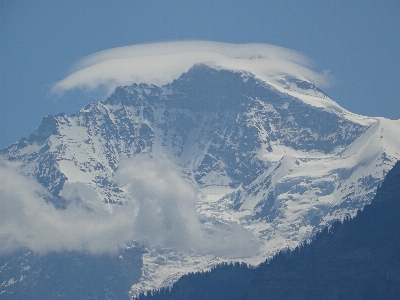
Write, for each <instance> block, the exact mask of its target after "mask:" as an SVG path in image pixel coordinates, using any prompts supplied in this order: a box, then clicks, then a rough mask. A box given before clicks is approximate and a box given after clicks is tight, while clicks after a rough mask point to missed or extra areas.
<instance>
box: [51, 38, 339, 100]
mask: <svg viewBox="0 0 400 300" xmlns="http://www.w3.org/2000/svg"><path fill="white" fill-rule="evenodd" d="M196 63H205V64H208V65H209V66H213V67H221V68H226V69H230V70H238V71H247V72H251V73H253V74H255V75H256V76H258V77H259V78H262V79H264V80H266V81H267V82H271V81H275V80H276V79H277V76H278V77H279V76H281V75H291V76H294V77H297V78H304V79H307V80H309V81H311V82H313V83H315V84H316V85H317V86H320V87H327V86H328V85H329V82H330V79H331V75H330V74H329V72H327V71H325V70H324V71H322V72H316V71H313V70H312V69H311V68H310V67H311V61H310V60H309V59H308V58H307V57H305V56H304V55H302V54H300V53H299V52H297V51H294V50H290V49H287V48H283V47H278V46H273V45H268V44H227V43H219V42H206V41H184V42H165V43H154V44H143V45H133V46H126V47H120V48H113V49H109V50H105V51H101V52H98V53H95V54H92V55H89V56H87V57H85V58H83V59H82V60H81V61H80V62H78V63H76V64H75V66H73V68H72V72H71V73H70V74H69V75H68V76H67V77H65V78H64V79H62V80H61V81H59V82H57V83H56V84H55V85H54V86H53V88H52V91H53V92H55V93H59V94H62V93H63V92H65V91H68V90H72V89H86V90H93V89H96V88H98V87H106V89H107V90H108V93H111V92H112V91H113V90H114V89H115V87H116V86H120V85H130V84H132V83H134V82H136V83H141V82H144V83H153V84H157V85H163V84H166V83H169V82H171V81H172V80H173V79H175V78H177V77H179V76H180V75H181V74H182V73H184V72H186V71H187V70H188V69H190V68H191V67H192V66H193V65H194V64H196Z"/></svg>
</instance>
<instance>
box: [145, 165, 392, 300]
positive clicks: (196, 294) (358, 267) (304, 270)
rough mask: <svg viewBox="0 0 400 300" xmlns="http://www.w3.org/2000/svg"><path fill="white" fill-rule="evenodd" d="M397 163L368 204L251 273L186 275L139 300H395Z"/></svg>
mask: <svg viewBox="0 0 400 300" xmlns="http://www.w3.org/2000/svg"><path fill="white" fill-rule="evenodd" d="M399 214H400V162H398V163H397V164H396V165H395V166H394V167H393V169H392V170H391V171H390V172H389V173H388V174H387V176H386V178H385V180H384V182H383V184H382V186H381V187H380V188H379V189H378V191H377V194H376V196H375V198H374V200H373V201H372V203H371V204H370V205H366V206H365V208H364V210H363V211H359V212H358V214H357V216H356V217H354V218H353V219H346V220H345V221H344V222H343V223H341V222H336V223H334V224H333V226H332V227H330V228H325V229H324V230H323V231H322V232H320V233H318V235H317V237H316V238H315V240H314V241H313V242H312V243H310V244H303V245H302V246H300V247H297V248H296V249H295V250H292V251H288V252H281V253H279V254H277V255H276V256H275V257H274V258H273V259H272V260H271V261H269V262H265V263H263V264H261V265H260V266H259V267H257V268H256V269H254V268H248V267H247V266H245V265H239V264H236V265H223V266H218V267H216V268H215V269H213V270H212V271H211V272H206V273H196V274H190V275H187V276H184V277H182V278H181V279H180V280H179V281H178V282H176V283H175V284H174V286H173V288H172V290H171V291H168V290H162V291H159V292H154V296H153V297H144V296H140V297H139V299H174V300H178V299H218V300H223V299H230V300H231V299H252V300H253V299H396V298H397V297H398V295H399V294H400V272H399V270H400V259H399V256H398V254H399V249H400V234H399V232H400V230H399V229H400V221H399Z"/></svg>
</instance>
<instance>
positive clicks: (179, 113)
mask: <svg viewBox="0 0 400 300" xmlns="http://www.w3.org/2000/svg"><path fill="white" fill-rule="evenodd" d="M399 133H400V121H399V120H397V121H394V120H387V119H384V118H369V117H363V116H358V115H354V114H352V113H350V112H348V111H346V110H344V109H343V108H341V107H340V106H339V105H338V104H336V103H335V102H334V101H333V100H331V99H330V98H329V97H328V96H326V95H325V94H324V93H323V92H322V91H321V90H319V89H318V88H317V87H316V86H315V85H313V84H312V83H310V82H308V81H306V80H305V79H304V78H294V77H291V76H286V77H285V76H281V77H280V78H278V79H276V80H275V81H273V82H266V81H263V80H261V79H260V78H257V77H255V76H253V75H252V74H250V73H248V72H233V71H229V70H224V69H214V68H211V67H208V66H206V65H195V66H194V67H193V68H191V69H190V70H189V71H188V72H187V73H184V74H182V75H181V76H180V77H179V78H178V79H176V80H174V81H173V82H172V83H170V84H167V85H164V86H161V87H159V86H155V85H148V84H133V85H131V86H125V87H118V88H117V89H116V90H115V92H114V94H113V95H112V96H111V97H109V98H108V99H107V100H106V101H104V102H97V103H91V104H89V105H87V106H86V107H84V108H83V109H81V110H80V111H79V112H78V113H76V114H74V115H72V116H66V115H64V114H60V115H57V116H48V117H46V118H44V119H43V122H42V124H41V126H40V127H39V129H38V130H37V131H36V132H34V133H33V134H32V135H31V136H30V137H28V138H25V139H22V140H21V141H19V142H18V143H16V144H13V145H11V146H10V147H8V148H7V149H4V150H2V151H1V152H0V156H1V159H3V160H9V161H17V162H19V163H20V172H21V173H22V174H24V175H25V176H28V177H31V178H35V179H36V180H37V181H38V182H39V183H40V184H41V185H43V186H44V187H45V188H46V189H47V190H48V191H49V192H50V193H51V196H49V197H47V198H46V199H47V201H50V202H52V203H54V204H55V205H56V206H57V207H59V208H66V207H68V206H69V205H71V203H80V204H81V205H82V206H83V207H86V208H87V209H89V210H91V211H93V212H95V213H104V212H107V213H109V214H111V215H112V214H113V213H114V211H115V210H116V207H120V206H122V207H127V208H129V209H132V210H133V211H132V218H137V220H141V216H144V213H145V211H146V207H150V206H151V205H153V204H154V203H153V202H151V201H152V198H151V197H154V195H157V194H154V195H153V194H151V193H150V191H149V190H150V189H148V190H145V192H142V191H141V192H140V193H138V192H135V191H133V190H134V189H135V188H132V184H131V183H130V181H129V179H126V178H123V177H124V176H125V175H124V174H131V173H132V172H133V173H135V170H136V169H137V170H138V171H137V172H138V173H140V174H139V175H138V174H137V173H135V175H134V176H136V177H134V178H138V176H139V177H140V176H148V177H146V178H154V177H151V176H153V175H151V174H150V175H149V174H147V175H146V174H145V173H146V171H143V168H142V169H140V168H139V166H138V165H140V164H141V163H140V162H139V160H135V158H136V159H141V160H145V162H146V161H153V162H154V164H155V167H154V170H153V169H151V170H150V171H157V170H159V169H157V165H160V166H163V167H164V169H165V166H170V167H171V168H172V169H174V172H176V173H177V174H179V176H180V178H182V180H185V182H187V183H188V184H189V183H190V184H189V185H191V186H193V188H194V189H195V190H196V191H197V193H198V194H199V195H197V196H194V198H195V200H193V199H192V200H193V201H192V200H191V201H192V202H190V201H189V203H193V209H194V210H195V211H197V215H196V216H194V217H193V215H191V214H187V212H188V211H189V210H190V209H188V210H185V211H184V212H183V213H179V214H178V215H179V216H182V215H185V214H187V219H190V218H196V219H198V220H197V221H199V223H198V224H200V225H196V226H201V227H202V229H198V231H196V230H197V229H193V228H190V230H194V231H193V232H195V233H198V232H203V231H204V232H208V234H209V235H210V236H212V235H213V234H214V235H217V233H218V232H219V233H221V230H225V229H221V228H226V232H232V231H235V230H233V229H232V228H242V229H243V232H247V233H248V234H249V235H250V236H251V235H252V234H254V236H255V237H256V239H257V241H258V244H257V246H256V248H255V249H253V251H248V250H243V251H242V252H240V251H239V252H235V253H233V252H229V251H227V250H226V249H224V250H220V251H211V250H210V249H212V248H213V247H212V246H209V247H208V248H207V249H206V250H205V249H200V248H201V247H200V246H198V245H199V244H198V243H194V244H191V246H190V247H186V245H185V249H182V247H178V248H177V249H173V247H172V248H171V247H170V244H168V247H166V244H165V243H166V242H165V241H163V240H161V241H160V240H159V239H157V240H156V241H155V240H150V241H149V240H148V239H146V238H144V237H143V236H141V235H140V234H136V235H134V238H135V239H137V240H138V241H139V242H141V243H143V244H144V245H145V246H147V247H148V252H147V253H146V254H144V256H143V260H144V261H143V267H142V271H143V272H142V278H141V280H140V282H139V283H137V284H135V285H134V286H133V288H132V294H131V295H132V296H134V295H136V294H137V293H138V292H139V291H141V290H147V289H152V288H157V287H161V286H166V285H169V284H171V283H172V282H173V281H174V280H176V279H177V278H178V276H179V275H180V274H184V273H187V272H190V271H194V270H198V269H204V268H209V267H211V266H212V265H214V264H215V263H218V262H221V261H225V260H230V259H232V257H234V258H235V259H240V260H245V261H247V262H250V263H253V264H256V263H259V262H261V261H263V260H265V258H266V257H268V256H271V255H272V254H273V253H275V252H276V251H278V250H280V249H282V248H285V247H293V246H296V245H297V244H298V243H300V242H301V241H303V240H304V239H308V238H310V237H311V236H312V234H313V233H314V232H315V231H316V230H318V229H320V228H321V227H322V226H325V225H326V224H328V223H330V222H331V221H333V220H335V219H341V218H343V217H344V216H346V215H349V214H350V215H353V214H354V213H355V212H356V211H357V209H361V208H362V207H363V206H364V205H365V204H366V203H369V202H370V201H371V199H372V197H373V195H374V192H375V190H376V187H377V186H378V185H379V184H380V182H381V181H382V179H383V177H384V175H385V174H386V172H387V171H388V170H389V169H390V168H391V167H392V166H393V165H394V163H395V162H396V161H397V160H398V159H399V158H400V141H399V139H398V135H399ZM148 159H150V160H148ZM164 161H168V163H167V164H165V163H163V162H164ZM163 167H162V168H163ZM167 168H169V167H167ZM127 170H130V171H129V172H131V173H129V172H128V171H127ZM150 173H151V172H150ZM171 174H172V173H171ZM174 174H175V173H174ZM168 176H169V177H171V176H172V177H173V176H174V175H168ZM146 178H145V177H143V178H142V177H140V180H143V181H142V182H145V180H146ZM179 180H180V179H179ZM179 180H178V179H177V180H175V182H176V183H177V185H176V189H177V190H180V189H182V190H185V188H186V185H179V184H178V181H179ZM159 182H160V185H162V184H163V182H164V183H165V182H166V184H169V185H173V182H172V183H171V182H169V181H168V180H166V179H165V178H164V179H162V180H161V181H159ZM185 184H186V183H185ZM157 188H158V187H157ZM157 188H155V189H157ZM136 189H137V190H138V189H139V188H138V187H136ZM150 194H151V195H153V196H151V195H150ZM149 195H150V196H149ZM185 195H186V194H185ZM147 198H149V199H150V200H149V201H150V202H148V203H153V204H151V205H150V204H148V203H146V202H145V201H142V200H143V199H147ZM196 199H197V200H196ZM173 203H175V202H173ZM183 203H184V202H179V203H178V204H176V207H175V206H173V205H172V206H173V207H172V208H171V207H168V208H167V207H166V206H168V205H169V204H168V205H166V206H165V205H164V206H163V204H162V203H161V204H160V203H156V204H154V205H155V206H154V209H155V210H154V214H155V215H156V214H157V213H160V214H161V215H162V214H164V213H167V212H169V213H171V211H172V213H175V210H174V209H176V210H179V207H181V206H182V205H184V204H183ZM174 205H175V204H174ZM147 213H148V212H147ZM146 216H147V215H146ZM135 220H136V219H135ZM197 221H196V222H197ZM182 222H184V223H183V224H184V225H185V226H186V225H187V224H189V223H190V222H191V221H190V220H188V221H182ZM185 222H188V223H185ZM196 222H194V223H196ZM166 224H167V223H162V226H164V227H165V226H167V225H166ZM196 224H197V223H196ZM136 225H137V224H136ZM185 226H184V227H185ZM224 226H225V227H224ZM232 226H234V227H232ZM213 230H214V231H213ZM188 232H189V231H188ZM241 234H242V233H241ZM188 236H190V233H188ZM221 236H222V235H221ZM241 236H242V235H241ZM201 238H202V237H201V236H200V237H199V239H201ZM210 241H213V242H215V243H217V241H219V240H218V239H217V238H215V239H211V240H210ZM220 243H222V244H223V243H224V242H223V241H220ZM228 245H229V244H228ZM199 247H200V248H199ZM215 248H218V247H217V246H215Z"/></svg>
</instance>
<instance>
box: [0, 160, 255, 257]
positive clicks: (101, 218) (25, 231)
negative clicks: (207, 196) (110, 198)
mask: <svg viewBox="0 0 400 300" xmlns="http://www.w3.org/2000/svg"><path fill="white" fill-rule="evenodd" d="M115 180H116V183H118V184H119V185H120V187H121V188H126V189H127V190H128V192H129V194H130V195H131V197H132V201H131V202H130V203H128V204H127V205H123V206H118V205H112V206H108V207H107V206H106V207H105V208H106V209H99V206H98V203H97V204H94V205H95V207H94V209H92V207H90V204H91V203H94V202H91V201H87V200H90V198H92V197H94V196H95V193H94V192H93V191H91V190H90V189H89V188H88V187H87V186H86V185H83V184H82V185H79V184H78V185H74V186H68V187H67V191H66V193H65V196H68V197H70V200H71V201H72V202H71V203H70V205H69V206H68V207H67V208H66V209H64V210H57V209H55V208H54V206H53V205H52V204H48V203H46V202H45V201H44V195H46V194H47V191H46V190H45V189H44V188H43V187H42V186H41V185H40V184H38V183H37V182H36V181H34V180H33V179H30V178H27V177H24V176H23V175H21V174H20V173H18V168H17V166H15V165H13V164H10V163H0V208H1V209H0V253H6V252H11V251H14V250H17V249H30V250H33V251H35V252H39V253H46V252H48V251H72V250H77V251H86V252H90V253H102V252H114V251H116V250H117V249H118V248H119V247H120V246H123V245H124V244H125V243H126V242H129V241H131V240H137V241H139V242H141V243H143V244H144V245H147V246H152V247H163V248H170V249H174V250H181V251H195V252H198V253H201V254H216V255H221V256H227V257H245V256H250V255H253V254H255V253H256V252H257V249H258V244H257V243H256V242H255V241H254V236H253V235H252V233H251V232H248V231H246V230H244V229H243V228H240V227H239V226H237V225H234V224H224V225H221V224H219V225H218V224H217V225H216V226H215V227H214V228H213V229H212V230H208V231H207V230H206V229H205V227H204V224H203V223H202V222H201V220H200V219H199V216H198V214H197V213H196V207H195V204H196V201H197V198H198V195H199V193H198V190H197V189H196V188H195V186H194V185H193V184H192V183H191V182H189V181H187V180H185V179H183V178H182V177H181V176H180V175H179V172H178V171H177V170H176V169H175V167H174V166H173V165H172V164H171V163H170V162H168V161H166V160H162V161H157V162H156V161H154V160H150V159H146V158H143V157H136V158H133V159H130V160H123V161H121V164H120V168H119V170H118V172H117V174H116V177H115ZM76 199H80V201H78V202H74V201H75V200H76ZM82 203H84V205H82ZM110 207H111V209H110ZM107 208H108V209H107Z"/></svg>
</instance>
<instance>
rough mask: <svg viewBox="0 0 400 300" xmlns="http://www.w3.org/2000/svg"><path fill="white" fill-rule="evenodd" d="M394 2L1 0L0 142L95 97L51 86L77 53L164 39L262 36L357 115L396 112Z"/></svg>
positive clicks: (399, 25) (399, 73)
mask: <svg viewBox="0 0 400 300" xmlns="http://www.w3.org/2000/svg"><path fill="white" fill-rule="evenodd" d="M398 12H400V1H379V2H378V1H362V2H361V1H354V2H353V1H304V2H300V1H246V2H244V1H235V0H234V1H208V0H204V1H177V0H173V1H168V2H165V1H119V2H118V3H117V4H116V3H115V2H114V1H102V0H100V1H14V0H4V1H1V2H0V47H1V56H0V72H1V74H0V84H1V88H0V149H3V148H5V147H7V146H9V145H10V144H11V143H13V142H16V141H18V140H19V139H20V138H22V137H25V136H28V135H29V134H31V133H32V132H33V131H34V130H36V129H37V128H38V126H39V125H40V122H41V120H42V118H43V117H44V116H46V115H56V114H58V113H60V112H65V113H67V114H71V113H73V112H76V111H78V110H79V109H80V108H81V107H83V106H84V105H85V104H87V103H88V102H92V101H97V100H102V99H99V95H98V94H87V93H82V92H77V91H74V92H69V93H66V94H65V95H63V96H62V97H58V96H56V95H55V94H54V93H51V92H50V90H51V87H52V86H53V85H54V84H55V83H56V82H58V81H60V80H61V79H62V78H64V77H66V75H68V70H69V69H70V68H71V66H72V65H73V64H74V63H76V62H77V61H79V60H80V59H82V58H83V57H85V56H87V55H90V54H93V53H96V52H99V51H102V50H106V49H111V48H116V47H123V46H128V45H138V44H146V43H155V42H163V41H178V40H208V41H218V42H224V43H235V44H244V43H263V44H272V45H277V46H281V47H285V48H288V49H293V50H295V51H298V52H300V53H302V54H304V55H305V56H306V57H309V58H310V59H311V60H312V61H313V62H314V65H312V69H313V70H324V69H327V70H330V71H331V74H333V75H334V76H335V78H336V79H337V80H336V84H335V85H334V86H332V87H331V88H329V89H325V92H326V93H327V94H328V95H329V96H330V97H331V98H332V99H333V100H334V101H336V102H337V103H338V104H339V105H341V106H342V107H343V108H345V109H347V110H349V111H351V112H354V113H357V114H362V115H368V116H383V117H387V118H391V119H399V118H400V101H399V100H400V99H399V97H398V91H397V90H398V86H399V83H400V56H399V55H398V53H400V39H398V38H396V37H397V35H398V32H400V19H399V18H398Z"/></svg>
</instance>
